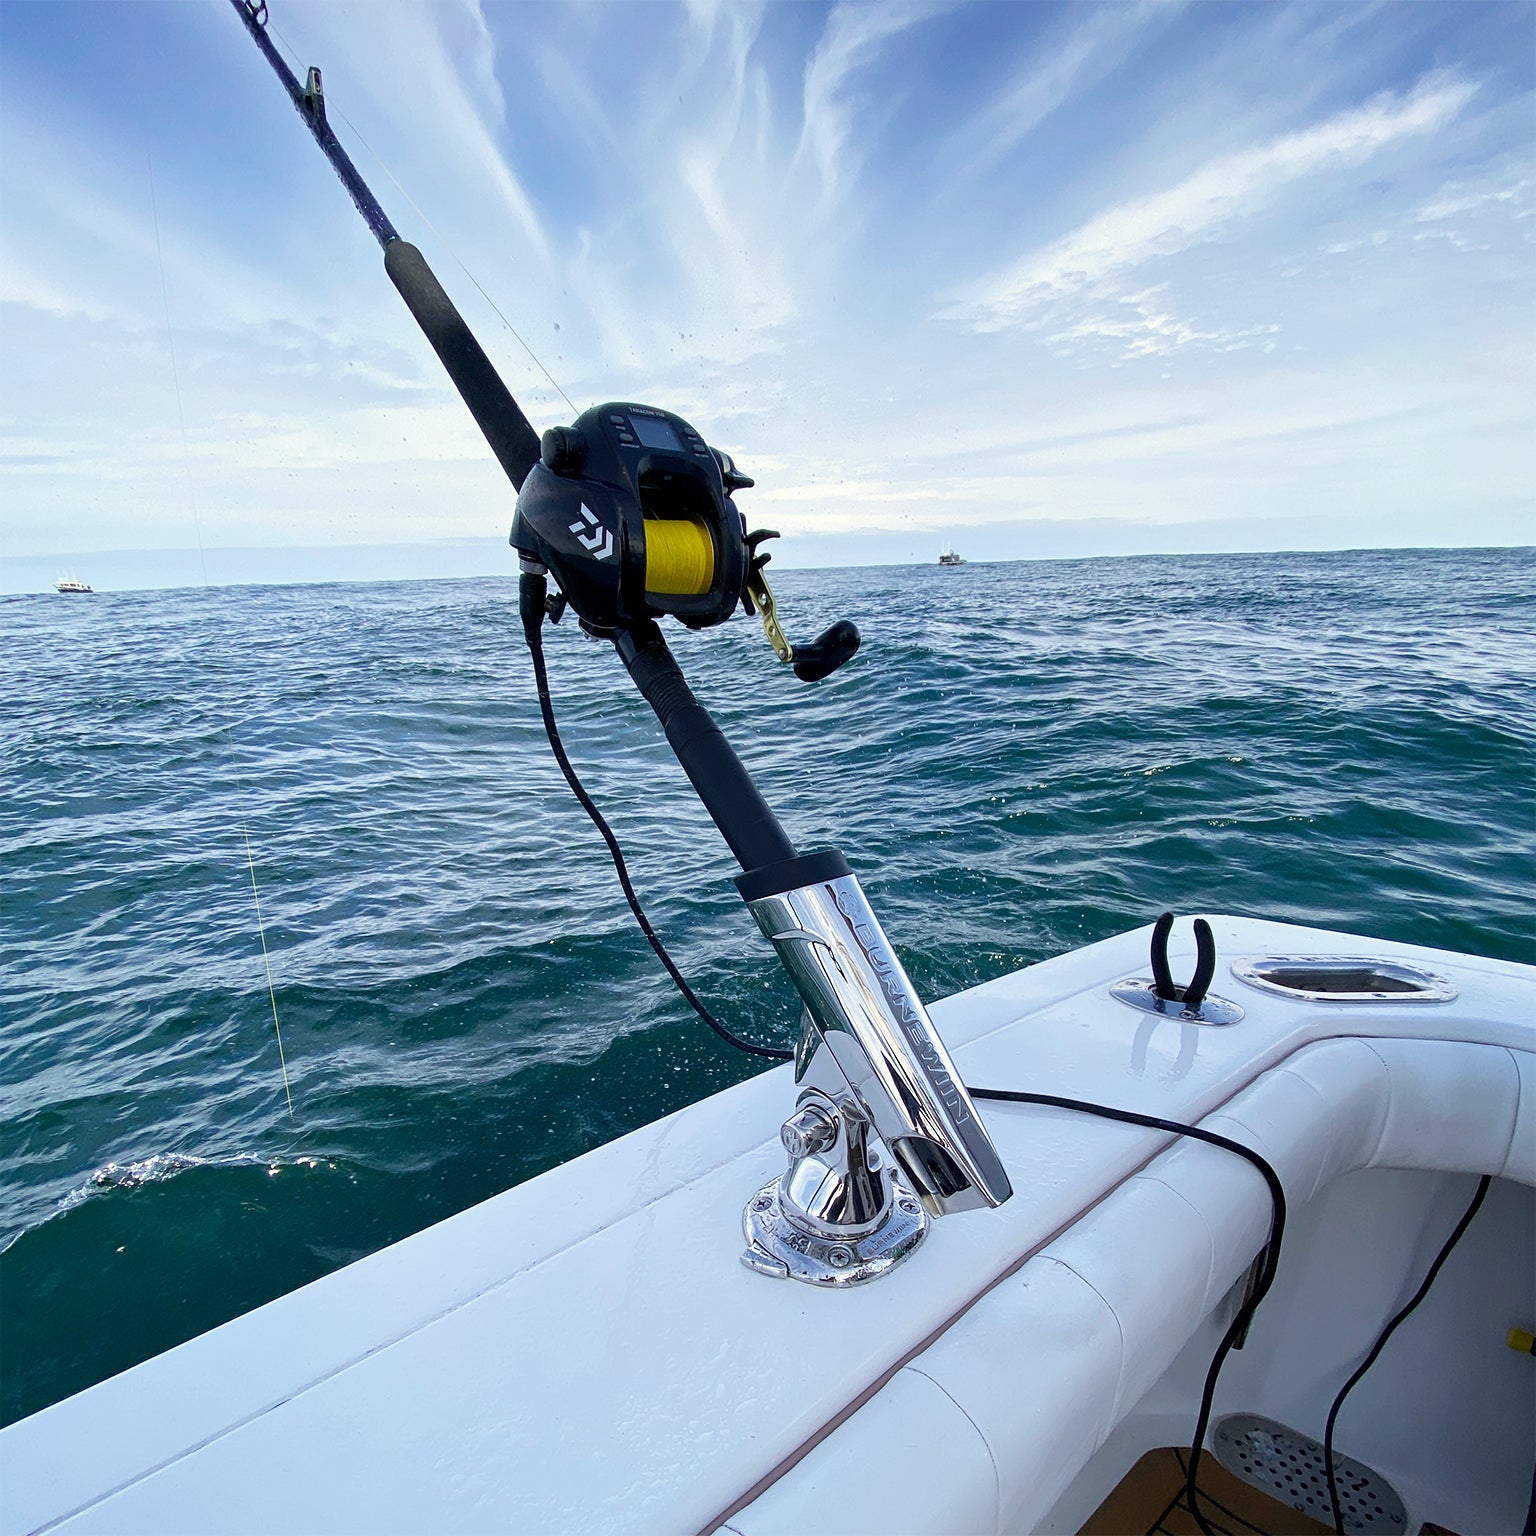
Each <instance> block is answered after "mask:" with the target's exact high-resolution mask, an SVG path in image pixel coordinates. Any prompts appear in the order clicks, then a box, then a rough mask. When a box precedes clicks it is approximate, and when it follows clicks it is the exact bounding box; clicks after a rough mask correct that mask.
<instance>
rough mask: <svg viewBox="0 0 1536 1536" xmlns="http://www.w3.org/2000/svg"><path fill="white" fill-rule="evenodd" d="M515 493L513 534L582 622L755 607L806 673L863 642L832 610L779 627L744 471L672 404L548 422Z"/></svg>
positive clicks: (615, 623)
mask: <svg viewBox="0 0 1536 1536" xmlns="http://www.w3.org/2000/svg"><path fill="white" fill-rule="evenodd" d="M540 448H541V452H540V456H539V461H538V462H537V463H536V464H534V465H533V466H532V468H531V469H530V470H529V472H528V475H527V478H526V479H525V480H524V481H523V484H522V489H521V492H520V494H519V495H518V498H517V514H516V516H515V517H514V519H513V522H512V538H511V542H512V545H513V547H514V548H516V549H517V550H518V551H519V553H521V554H522V556H523V558H524V560H525V561H527V560H532V561H535V562H537V563H538V564H539V565H542V566H544V567H545V568H546V569H547V570H548V571H549V572H550V573H551V574H552V575H553V576H554V579H555V582H556V584H557V585H558V587H559V589H560V596H559V597H557V598H554V599H552V603H551V608H550V616H551V617H552V618H557V617H558V616H559V614H560V613H561V612H563V610H564V605H565V603H569V604H570V606H571V607H572V608H573V609H574V610H575V612H576V616H577V618H578V619H580V621H581V624H582V627H583V628H584V629H586V630H587V631H588V632H589V633H591V634H594V635H600V636H602V637H604V638H611V637H613V636H614V635H615V634H617V633H618V632H619V631H621V630H626V629H634V628H635V627H636V626H639V625H642V624H645V623H647V622H650V621H654V620H656V619H659V618H662V617H664V616H666V615H671V616H672V617H673V618H675V619H678V620H680V621H681V622H682V623H684V624H686V625H687V626H688V627H689V628H690V629H706V628H708V627H709V626H710V625H714V624H723V623H724V622H725V621H726V620H727V619H728V618H730V617H731V615H732V614H733V613H735V612H736V610H737V608H738V607H741V608H742V609H744V610H745V611H746V612H747V613H749V614H750V613H754V612H755V613H756V614H757V615H758V616H759V617H760V618H761V619H762V621H763V628H764V629H765V630H766V631H767V634H768V638H769V640H770V641H771V642H772V644H773V648H774V650H775V652H776V653H777V654H778V656H779V659H780V660H781V661H786V662H789V663H790V664H791V665H792V666H793V667H794V669H795V675H796V676H797V677H799V678H800V679H801V680H802V681H803V682H808V683H809V682H815V681H816V680H817V679H818V678H823V677H826V676H827V675H828V674H829V673H831V672H835V671H836V670H837V668H838V667H840V666H842V664H843V663H844V662H845V661H847V660H848V659H849V658H850V657H851V656H852V655H853V654H854V652H855V651H857V650H858V648H859V632H858V630H857V629H856V628H854V626H853V625H852V624H850V623H848V622H847V621H845V620H839V621H838V622H837V623H836V624H834V625H832V626H831V628H829V629H828V630H827V631H826V632H825V633H824V634H822V635H821V636H820V637H819V638H818V639H816V640H815V641H814V642H813V643H812V644H810V645H800V646H796V645H791V644H790V642H789V640H788V638H787V637H786V636H785V634H784V631H783V630H782V629H781V628H780V626H779V622H778V616H777V612H776V609H775V605H774V598H773V592H772V589H771V588H770V587H769V585H768V578H767V576H766V574H765V572H764V569H763V568H764V567H765V566H766V565H767V563H768V560H769V558H770V557H769V556H768V555H767V554H765V553H761V552H760V551H759V546H760V545H761V544H763V543H764V542H765V541H767V540H768V539H774V538H777V537H778V535H777V534H776V533H774V532H772V531H770V530H767V529H763V530H760V531H759V532H756V533H748V532H747V525H746V520H745V519H744V518H743V517H742V515H741V513H740V511H739V510H738V509H737V507H736V504H735V501H734V500H733V496H734V493H735V492H736V491H739V490H745V489H747V488H749V487H750V486H751V485H752V484H753V482H752V480H751V478H750V477H749V476H747V475H744V474H742V473H740V471H738V470H737V468H736V466H735V464H734V463H733V462H732V460H731V457H730V455H729V454H727V453H722V452H721V451H720V450H719V449H718V448H711V447H709V445H708V444H706V443H705V441H704V439H703V438H702V437H701V436H700V435H699V434H698V432H696V431H695V430H694V429H693V428H692V427H691V426H689V424H688V423H687V422H686V421H684V420H683V418H682V417H681V416H677V415H674V414H673V413H672V412H671V411H664V410H661V409H659V408H658V407H656V406H653V405H632V404H626V403H622V402H611V403H609V404H607V405H598V406H594V407H593V408H592V409H591V410H589V411H584V412H582V414H581V415H580V416H578V417H577V418H576V422H575V424H574V425H573V426H569V427H552V428H551V429H550V430H549V431H547V432H546V433H545V434H544V436H543V439H542V441H541V444H540Z"/></svg>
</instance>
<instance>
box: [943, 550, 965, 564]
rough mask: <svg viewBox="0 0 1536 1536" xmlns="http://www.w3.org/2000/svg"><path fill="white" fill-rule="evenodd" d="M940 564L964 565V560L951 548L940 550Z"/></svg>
mask: <svg viewBox="0 0 1536 1536" xmlns="http://www.w3.org/2000/svg"><path fill="white" fill-rule="evenodd" d="M939 564H940V565H964V564H965V561H964V560H962V559H961V558H960V556H959V555H957V554H956V553H955V551H954V550H952V549H946V550H942V551H941V552H940V554H939Z"/></svg>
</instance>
